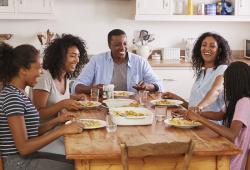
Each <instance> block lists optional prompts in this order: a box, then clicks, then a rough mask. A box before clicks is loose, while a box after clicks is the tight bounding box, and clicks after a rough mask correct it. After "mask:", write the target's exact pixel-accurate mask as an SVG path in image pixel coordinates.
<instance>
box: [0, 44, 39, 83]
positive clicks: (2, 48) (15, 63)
mask: <svg viewBox="0 0 250 170" xmlns="http://www.w3.org/2000/svg"><path fill="white" fill-rule="evenodd" d="M39 56H40V55H39V51H38V50H37V49H36V48H35V47H33V46H32V45H28V44H24V45H19V46H17V47H16V48H13V47H12V46H10V45H8V44H6V43H0V70H1V71H0V82H2V83H3V85H6V84H8V83H9V82H10V81H11V79H12V78H13V77H15V76H17V74H18V72H19V70H20V69H21V68H26V69H29V68H30V65H31V64H32V63H35V62H36V60H37V57H39Z"/></svg>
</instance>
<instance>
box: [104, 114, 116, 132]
mask: <svg viewBox="0 0 250 170" xmlns="http://www.w3.org/2000/svg"><path fill="white" fill-rule="evenodd" d="M116 129H117V124H116V123H115V122H113V120H112V116H111V115H107V116H106V130H107V132H109V133H112V132H116Z"/></svg>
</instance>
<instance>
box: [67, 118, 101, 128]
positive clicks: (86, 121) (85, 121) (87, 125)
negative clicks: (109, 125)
mask: <svg viewBox="0 0 250 170" xmlns="http://www.w3.org/2000/svg"><path fill="white" fill-rule="evenodd" d="M71 122H72V121H71V120H70V121H67V122H66V123H65V124H66V125H67V124H69V123H71ZM77 122H80V123H83V124H84V129H98V128H102V127H105V126H106V122H105V121H103V120H99V119H78V120H77ZM91 123H94V124H95V125H93V126H92V125H91Z"/></svg>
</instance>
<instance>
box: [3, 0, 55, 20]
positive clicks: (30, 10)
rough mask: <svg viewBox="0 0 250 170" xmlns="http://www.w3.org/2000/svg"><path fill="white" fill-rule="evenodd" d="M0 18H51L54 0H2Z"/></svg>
mask: <svg viewBox="0 0 250 170" xmlns="http://www.w3.org/2000/svg"><path fill="white" fill-rule="evenodd" d="M4 1H7V6H0V19H53V18H54V0H4Z"/></svg>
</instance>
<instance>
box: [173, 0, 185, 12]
mask: <svg viewBox="0 0 250 170" xmlns="http://www.w3.org/2000/svg"><path fill="white" fill-rule="evenodd" d="M174 14H175V15H182V14H183V0H175V12H174Z"/></svg>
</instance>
